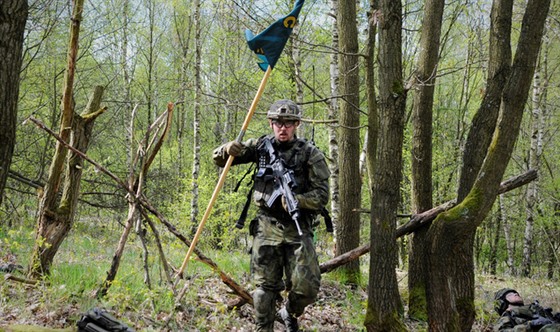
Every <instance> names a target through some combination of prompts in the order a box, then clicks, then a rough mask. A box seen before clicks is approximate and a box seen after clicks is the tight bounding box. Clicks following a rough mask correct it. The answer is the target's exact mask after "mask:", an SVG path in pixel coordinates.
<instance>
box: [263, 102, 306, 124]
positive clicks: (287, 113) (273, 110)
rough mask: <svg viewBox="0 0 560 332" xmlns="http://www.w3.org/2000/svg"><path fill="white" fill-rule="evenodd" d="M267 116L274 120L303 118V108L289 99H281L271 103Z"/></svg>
mask: <svg viewBox="0 0 560 332" xmlns="http://www.w3.org/2000/svg"><path fill="white" fill-rule="evenodd" d="M266 117H267V118H269V119H272V120H277V119H283V120H297V121H299V120H301V109H300V108H299V106H298V105H297V104H296V103H294V102H293V101H291V100H289V99H280V100H278V101H276V102H274V103H273V104H272V105H270V108H269V109H268V112H267V113H266Z"/></svg>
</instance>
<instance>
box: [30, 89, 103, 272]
mask: <svg viewBox="0 0 560 332" xmlns="http://www.w3.org/2000/svg"><path fill="white" fill-rule="evenodd" d="M103 90H104V88H103V87H102V86H97V87H95V90H94V92H93V94H92V95H91V97H90V100H89V102H88V104H87V106H86V108H85V110H84V111H83V112H82V114H80V115H78V114H74V116H73V122H72V133H71V137H70V142H69V143H70V146H72V147H73V148H75V149H77V150H78V151H81V152H82V153H86V152H87V150H88V147H89V141H90V139H91V136H92V131H93V124H94V121H95V119H96V118H97V117H98V116H99V115H101V114H102V113H103V112H104V111H105V109H100V105H101V99H102V97H103ZM82 170H83V160H82V158H81V157H80V156H79V155H78V154H76V153H74V152H71V153H70V154H68V158H67V161H66V170H65V172H64V182H63V186H62V195H61V196H60V202H59V203H58V204H57V205H53V206H47V205H41V211H42V213H41V214H40V215H39V218H40V220H39V229H38V232H37V238H38V239H44V242H43V241H40V242H39V243H37V244H36V247H35V250H34V252H33V256H32V264H31V269H30V272H31V273H30V275H32V276H34V277H36V276H40V275H44V274H48V273H49V272H50V267H51V265H52V262H53V260H54V257H55V255H56V253H57V251H58V248H59V247H60V245H61V244H62V242H63V241H64V239H66V236H67V235H68V233H69V232H70V230H71V229H72V225H73V224H74V215H75V211H76V207H77V205H78V197H79V196H80V182H81V178H82ZM49 178H50V177H49ZM46 194H47V192H46V191H45V195H46ZM49 194H51V195H56V196H58V192H49ZM46 201H51V200H45V199H44V200H42V201H41V203H44V202H46ZM52 202H53V203H54V201H52Z"/></svg>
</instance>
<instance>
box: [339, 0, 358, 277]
mask: <svg viewBox="0 0 560 332" xmlns="http://www.w3.org/2000/svg"><path fill="white" fill-rule="evenodd" d="M337 28H338V33H339V39H338V45H339V51H340V55H339V65H340V89H341V94H342V95H344V98H342V100H341V102H340V113H339V118H340V131H339V133H340V135H339V140H340V157H339V158H340V159H339V160H344V164H345V167H344V168H343V169H341V172H340V177H339V186H340V196H339V202H340V216H339V217H340V219H339V221H338V227H337V234H336V235H337V246H336V254H337V255H340V254H343V253H345V252H347V251H350V250H352V249H354V248H356V247H358V246H359V245H360V216H359V213H358V212H357V209H358V208H359V207H360V191H361V181H360V170H359V163H358V160H359V157H360V156H359V155H360V132H359V125H360V110H359V106H360V99H359V88H360V78H359V61H358V30H357V27H356V2H355V1H354V0H339V1H338V12H337ZM342 272H343V273H344V274H345V277H346V280H347V282H349V283H358V281H359V278H360V266H359V261H354V262H352V263H350V264H348V265H346V266H344V267H343V269H342Z"/></svg>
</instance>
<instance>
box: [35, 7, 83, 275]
mask: <svg viewBox="0 0 560 332" xmlns="http://www.w3.org/2000/svg"><path fill="white" fill-rule="evenodd" d="M83 5H84V3H83V0H78V1H76V2H75V4H74V9H73V12H72V19H71V22H70V39H69V44H68V54H67V68H66V73H65V77H64V87H63V89H64V90H63V93H62V118H61V124H60V132H59V133H60V138H61V140H62V141H64V142H69V141H70V134H71V130H72V120H73V117H74V99H73V88H74V75H75V71H76V59H77V56H78V39H79V35H80V24H81V22H82V12H83ZM67 153H68V150H67V149H66V148H65V147H64V145H63V144H62V143H60V142H57V144H56V150H55V154H54V156H53V160H52V162H51V165H50V168H49V177H48V180H47V183H46V185H45V188H44V191H43V196H42V198H41V202H40V203H39V217H38V221H37V233H36V239H35V248H34V249H33V254H32V256H31V264H30V266H29V275H30V276H33V277H38V276H41V275H44V274H48V273H49V270H50V265H51V263H52V261H53V259H54V256H55V254H56V252H57V250H58V246H59V245H60V243H61V242H62V240H63V239H64V237H65V236H66V234H67V232H68V231H69V230H70V227H71V225H70V224H68V223H69V222H71V221H70V220H64V219H59V216H58V215H59V214H65V213H66V211H65V210H66V209H68V208H70V205H69V204H70V202H60V203H58V202H57V200H58V198H59V192H60V182H61V178H62V172H63V168H64V162H65V160H66V156H67ZM59 209H62V210H60V211H59ZM58 229H60V231H59V230H58Z"/></svg>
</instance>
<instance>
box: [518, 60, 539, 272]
mask: <svg viewBox="0 0 560 332" xmlns="http://www.w3.org/2000/svg"><path fill="white" fill-rule="evenodd" d="M539 74H540V73H539V71H538V70H537V71H536V72H535V76H534V77H533V97H532V111H531V149H530V151H529V168H532V169H536V170H537V171H538V170H539V168H540V159H541V154H542V144H543V142H542V140H543V130H544V114H543V111H544V110H543V107H542V106H543V105H542V104H541V96H542V90H543V86H542V85H541V80H540V75H539ZM537 202H538V181H535V182H531V183H530V184H529V185H528V186H527V192H526V193H525V212H526V214H527V217H526V219H525V236H524V239H523V261H522V263H521V276H523V277H529V276H530V275H531V256H532V254H533V224H534V222H535V218H534V216H535V215H536V214H537V211H536V208H535V205H536V204H537Z"/></svg>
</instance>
